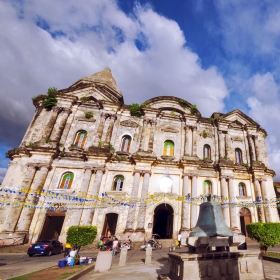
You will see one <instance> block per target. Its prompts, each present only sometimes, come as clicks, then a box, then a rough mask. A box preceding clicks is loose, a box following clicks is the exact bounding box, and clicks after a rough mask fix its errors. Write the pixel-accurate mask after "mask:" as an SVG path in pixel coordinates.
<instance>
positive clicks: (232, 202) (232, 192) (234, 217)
mask: <svg viewBox="0 0 280 280" xmlns="http://www.w3.org/2000/svg"><path fill="white" fill-rule="evenodd" d="M233 180H234V177H230V178H229V195H230V206H229V207H230V209H229V211H230V220H231V228H238V222H237V213H236V207H235V189H234V185H233Z"/></svg>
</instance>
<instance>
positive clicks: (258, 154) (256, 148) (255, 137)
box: [253, 135, 261, 161]
mask: <svg viewBox="0 0 280 280" xmlns="http://www.w3.org/2000/svg"><path fill="white" fill-rule="evenodd" d="M253 142H254V146H255V150H256V160H257V161H261V153H260V148H259V143H258V136H257V135H255V136H254V137H253Z"/></svg>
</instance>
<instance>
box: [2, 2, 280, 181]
mask: <svg viewBox="0 0 280 280" xmlns="http://www.w3.org/2000/svg"><path fill="white" fill-rule="evenodd" d="M279 34H280V2H279V1H258V0H251V1H244V0H242V1H241V0H229V1H223V0H207V1H206V0H205V1H203V0H176V1H174V0H173V1H171V0H158V1H156V0H154V1H132V0H119V1H115V0H102V1H100V0H88V1H74V0H68V1H64V0H56V1H54V0H48V1H35V0H29V1H23V0H22V1H16V0H14V1H13V0H10V1H5V0H4V1H1V2H0V49H1V52H0V61H1V64H0V70H1V75H0V83H1V87H0V96H1V102H0V182H1V180H2V178H3V176H4V174H5V172H6V169H7V164H8V160H7V159H6V158H5V152H6V151H7V150H8V149H11V148H14V147H17V146H18V145H19V143H20V141H21V139H22V137H23V134H24V132H25V130H26V128H27V126H28V124H29V122H30V119H31V118H32V116H33V114H34V107H33V105H32V102H31V97H32V96H34V95H37V94H42V93H45V92H46V91H47V88H49V87H53V86H55V87H57V88H59V89H61V88H66V87H68V86H69V85H71V84H73V83H74V82H75V81H77V80H78V79H79V78H81V77H83V76H89V75H91V74H93V73H94V72H97V71H100V70H102V69H104V68H105V67H110V68H111V70H112V73H113V76H114V77H115V79H116V81H117V84H118V88H119V89H120V90H121V91H122V92H123V95H124V100H125V103H126V104H130V103H132V102H139V103H141V102H144V101H145V100H147V99H149V98H151V97H154V96H158V95H174V96H177V97H181V98H184V99H186V100H188V101H190V102H191V103H194V104H197V106H198V108H199V110H200V112H201V113H202V115H203V116H205V117H209V116H210V115H211V114H212V112H214V111H218V112H228V111H231V110H233V109H236V108H238V109H240V110H242V111H243V112H244V113H245V114H247V115H248V116H250V117H252V118H253V119H254V120H255V121H257V122H258V123H259V124H260V125H261V126H262V127H264V128H265V129H266V130H267V132H268V134H269V137H268V138H267V148H268V153H269V159H270V168H271V169H273V170H275V171H276V173H277V174H278V175H277V177H276V178H275V180H276V181H280V176H279V175H280V165H279V158H280V142H279V141H278V139H280V129H279V123H280V116H279V105H280V94H279V86H280V75H279V74H280V71H279V65H280V63H279V57H280V55H279V52H280V36H279Z"/></svg>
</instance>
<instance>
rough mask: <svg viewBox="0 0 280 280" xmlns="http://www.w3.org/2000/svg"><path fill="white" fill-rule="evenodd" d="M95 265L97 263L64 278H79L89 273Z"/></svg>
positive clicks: (69, 279) (71, 279)
mask: <svg viewBox="0 0 280 280" xmlns="http://www.w3.org/2000/svg"><path fill="white" fill-rule="evenodd" d="M94 267H95V263H93V264H91V265H88V267H87V268H85V269H83V270H82V271H79V272H77V273H76V274H74V275H71V276H69V277H68V278H65V279H64V280H78V279H79V278H80V277H82V276H84V275H86V274H88V273H89V272H90V271H92V270H93V269H94Z"/></svg>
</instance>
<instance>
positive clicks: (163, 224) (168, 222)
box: [153, 203, 174, 238]
mask: <svg viewBox="0 0 280 280" xmlns="http://www.w3.org/2000/svg"><path fill="white" fill-rule="evenodd" d="M173 214H174V211H173V208H172V207H171V206H170V205H169V204H165V203H163V204H160V205H158V206H157V207H156V208H155V212H154V226H153V233H156V234H158V235H159V236H160V238H172V234H173Z"/></svg>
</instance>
